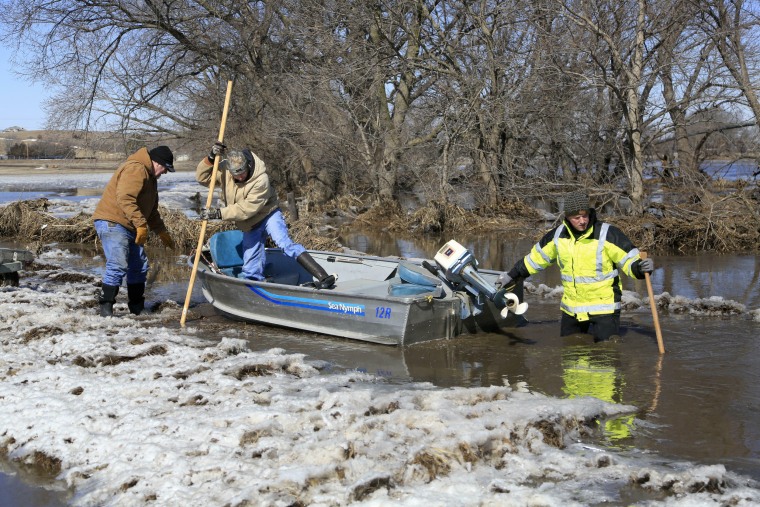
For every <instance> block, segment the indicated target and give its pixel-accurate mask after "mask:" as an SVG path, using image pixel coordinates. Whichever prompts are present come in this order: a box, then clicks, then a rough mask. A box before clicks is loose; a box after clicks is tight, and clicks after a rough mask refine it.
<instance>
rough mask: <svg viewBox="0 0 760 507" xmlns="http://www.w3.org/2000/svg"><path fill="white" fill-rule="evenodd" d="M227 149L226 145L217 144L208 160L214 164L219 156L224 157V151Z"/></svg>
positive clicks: (212, 148)
mask: <svg viewBox="0 0 760 507" xmlns="http://www.w3.org/2000/svg"><path fill="white" fill-rule="evenodd" d="M226 149H227V146H226V145H224V144H222V143H220V142H219V141H217V142H215V143H214V145H213V146H212V147H211V151H210V152H209V154H208V159H209V160H210V161H211V162H213V161H214V159H215V158H216V157H217V155H224V150H226Z"/></svg>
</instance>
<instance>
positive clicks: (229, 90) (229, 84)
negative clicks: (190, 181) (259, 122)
mask: <svg viewBox="0 0 760 507" xmlns="http://www.w3.org/2000/svg"><path fill="white" fill-rule="evenodd" d="M230 96H232V81H227V96H226V97H225V98H224V111H223V112H222V124H221V125H220V127H219V142H220V143H221V142H223V141H224V128H225V126H226V125H227V111H228V110H229V108H230ZM220 158H221V157H215V158H214V169H213V170H212V172H211V183H210V184H209V186H208V197H207V198H206V209H208V208H210V207H211V202H212V201H213V200H214V185H215V184H216V173H217V171H218V170H219V159H220ZM207 224H208V220H203V221H202V222H201V233H200V236H199V237H198V247H197V248H196V249H195V259H194V260H193V272H192V273H191V274H190V283H189V284H188V286H187V295H186V296H185V306H184V307H183V308H182V318H181V319H180V321H179V324H180V325H181V326H182V327H185V320H186V319H187V308H188V306H190V297H191V296H192V294H193V284H194V283H195V274H196V273H197V272H198V262H199V261H200V258H201V250H202V249H203V241H204V239H205V237H206V225H207Z"/></svg>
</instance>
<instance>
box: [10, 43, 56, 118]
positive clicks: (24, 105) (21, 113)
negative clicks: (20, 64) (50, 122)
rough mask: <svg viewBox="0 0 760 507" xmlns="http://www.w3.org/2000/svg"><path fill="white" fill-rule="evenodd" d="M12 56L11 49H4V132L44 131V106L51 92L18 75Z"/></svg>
mask: <svg viewBox="0 0 760 507" xmlns="http://www.w3.org/2000/svg"><path fill="white" fill-rule="evenodd" d="M12 54H13V53H12V51H11V50H10V49H9V48H8V47H7V46H5V45H1V46H0V90H2V92H0V97H1V98H2V99H1V100H0V104H1V105H0V130H2V129H5V128H8V127H14V126H18V127H24V128H25V129H27V130H39V129H42V128H43V127H44V125H45V113H44V111H43V110H42V103H43V101H44V100H45V99H46V98H48V97H49V96H50V95H51V91H50V90H47V89H46V88H45V87H44V86H43V85H41V84H34V85H32V84H31V83H30V82H29V81H27V80H25V79H24V78H21V77H18V76H17V75H16V74H14V72H13V70H12V69H13V65H12V63H11V61H10V59H11V56H12Z"/></svg>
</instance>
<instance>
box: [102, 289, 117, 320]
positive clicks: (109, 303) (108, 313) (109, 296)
mask: <svg viewBox="0 0 760 507" xmlns="http://www.w3.org/2000/svg"><path fill="white" fill-rule="evenodd" d="M118 293H119V287H118V286H116V285H105V284H103V285H102V286H101V287H100V298H99V299H98V304H100V316H101V317H112V316H113V304H114V303H115V302H116V294H118Z"/></svg>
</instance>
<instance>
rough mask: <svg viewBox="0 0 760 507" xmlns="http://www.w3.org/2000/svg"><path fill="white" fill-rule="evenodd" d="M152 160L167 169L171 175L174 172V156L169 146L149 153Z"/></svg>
mask: <svg viewBox="0 0 760 507" xmlns="http://www.w3.org/2000/svg"><path fill="white" fill-rule="evenodd" d="M148 154H150V159H151V160H154V161H156V162H158V163H159V164H161V165H162V166H164V167H166V170H167V171H169V172H170V173H173V172H174V154H173V153H172V150H170V149H169V147H168V146H156V147H155V148H153V149H152V150H150V151H149V152H148Z"/></svg>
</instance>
